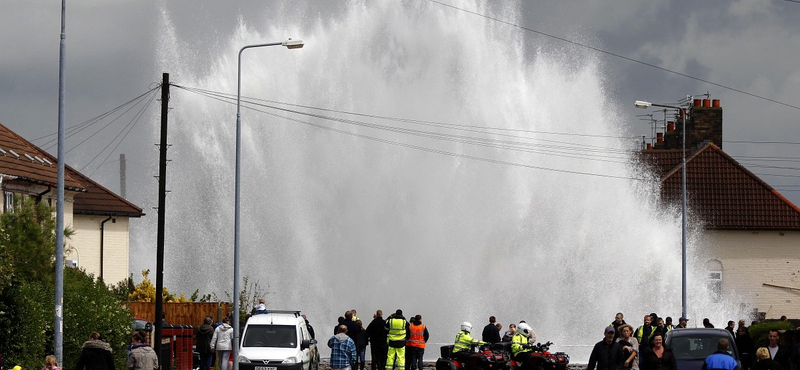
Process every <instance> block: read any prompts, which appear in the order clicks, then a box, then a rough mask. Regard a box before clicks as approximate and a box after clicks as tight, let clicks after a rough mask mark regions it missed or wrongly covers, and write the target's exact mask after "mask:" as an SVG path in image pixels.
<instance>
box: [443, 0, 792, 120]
mask: <svg viewBox="0 0 800 370" xmlns="http://www.w3.org/2000/svg"><path fill="white" fill-rule="evenodd" d="M428 1H429V2H432V3H435V4H439V5H442V6H445V7H448V8H452V9H455V10H459V11H462V12H465V13H469V14H472V15H476V16H479V17H483V18H486V19H489V20H492V21H495V22H498V23H502V24H505V25H508V26H512V27H516V28H519V29H522V30H525V31H528V32H533V33H536V34H539V35H542V36H546V37H550V38H553V39H556V40H559V41H563V42H566V43H569V44H572V45H576V46H580V47H582V48H586V49H590V50H593V51H596V52H598V53H603V54H606V55H610V56H613V57H616V58H620V59H624V60H627V61H629V62H633V63H638V64H641V65H644V66H647V67H651V68H655V69H658V70H661V71H664V72H668V73H672V74H675V75H678V76H681V77H686V78H689V79H692V80H695V81H700V82H705V83H707V84H710V85H714V86H717V87H721V88H723V89H726V90H731V91H735V92H738V93H740V94H744V95H748V96H752V97H754V98H758V99H762V100H766V101H769V102H772V103H775V104H780V105H783V106H786V107H789V108H794V109H798V110H800V106H797V105H792V104H789V103H784V102H782V101H779V100H775V99H771V98H768V97H765V96H761V95H758V94H754V93H750V92H747V91H744V90H741V89H737V88H735V87H731V86H727V85H723V84H720V83H716V82H713V81H709V80H706V79H704V78H700V77H695V76H692V75H689V74H686V73H683V72H678V71H673V70H671V69H669V68H664V67H661V66H657V65H655V64H653V63H648V62H645V61H641V60H638V59H633V58H631V57H626V56H624V55H622V54H617V53H614V52H611V51H607V50H603V49H600V48H598V47H594V46H590V45H587V44H584V43H580V42H577V41H573V40H570V39H567V38H563V37H559V36H556V35H552V34H549V33H546V32H542V31H538V30H535V29H533V28H529V27H525V26H522V25H519V24H516V23H513V22H509V21H506V20H503V19H500V18H496V17H492V16H489V15H486V14H481V13H478V12H474V11H471V10H467V9H464V8H459V7H457V6H454V5H450V4H446V3H443V2H441V1H437V0H428ZM786 1H789V0H786Z"/></svg>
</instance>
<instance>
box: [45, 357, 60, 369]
mask: <svg viewBox="0 0 800 370" xmlns="http://www.w3.org/2000/svg"><path fill="white" fill-rule="evenodd" d="M42 370H61V368H60V367H58V361H56V356H53V355H47V357H45V358H44V367H43V368H42Z"/></svg>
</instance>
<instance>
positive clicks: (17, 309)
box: [0, 282, 54, 369]
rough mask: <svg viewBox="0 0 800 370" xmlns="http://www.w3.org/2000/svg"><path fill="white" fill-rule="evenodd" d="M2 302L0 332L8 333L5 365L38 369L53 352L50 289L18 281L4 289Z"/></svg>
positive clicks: (4, 351) (52, 303) (51, 291)
mask: <svg viewBox="0 0 800 370" xmlns="http://www.w3.org/2000/svg"><path fill="white" fill-rule="evenodd" d="M2 299H3V302H2V306H3V307H2V308H0V311H2V317H3V319H2V322H1V323H0V326H1V328H0V331H2V332H4V333H8V335H7V336H6V338H7V340H6V341H5V345H4V348H3V355H4V363H5V365H6V366H8V365H11V366H13V365H20V366H22V368H23V369H38V368H41V367H42V366H43V365H44V357H45V356H46V355H47V354H50V353H52V352H53V321H54V316H53V307H54V301H53V290H52V286H48V287H45V286H42V284H38V283H28V282H20V283H19V285H17V286H15V287H13V288H9V289H6V291H5V292H4V294H3V295H2ZM11 366H9V368H10V367H11Z"/></svg>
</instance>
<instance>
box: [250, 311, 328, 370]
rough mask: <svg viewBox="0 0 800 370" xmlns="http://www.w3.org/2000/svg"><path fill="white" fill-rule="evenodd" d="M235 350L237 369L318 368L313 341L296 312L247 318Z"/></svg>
mask: <svg viewBox="0 0 800 370" xmlns="http://www.w3.org/2000/svg"><path fill="white" fill-rule="evenodd" d="M241 343H242V344H241V346H240V350H239V358H238V361H239V369H241V370H318V369H319V351H318V349H317V341H316V340H314V339H313V338H311V334H310V333H309V332H308V328H307V327H306V321H305V319H303V317H301V316H300V311H275V310H272V311H270V312H269V313H266V314H257V315H253V316H251V317H250V318H249V319H247V323H246V324H245V326H244V332H243V333H242V342H241Z"/></svg>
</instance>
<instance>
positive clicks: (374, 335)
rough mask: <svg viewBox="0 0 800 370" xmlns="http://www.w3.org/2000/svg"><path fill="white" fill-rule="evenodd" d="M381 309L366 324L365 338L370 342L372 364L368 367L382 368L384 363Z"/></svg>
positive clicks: (378, 369)
mask: <svg viewBox="0 0 800 370" xmlns="http://www.w3.org/2000/svg"><path fill="white" fill-rule="evenodd" d="M385 324H386V321H384V320H383V311H381V310H378V311H376V312H375V315H374V316H373V317H372V322H370V323H369V325H367V338H368V339H369V344H370V346H371V347H370V354H371V355H372V366H371V367H370V368H372V369H377V370H383V368H384V367H385V365H386V348H387V346H386V330H385V329H384V328H383V326H384V325H385Z"/></svg>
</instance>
